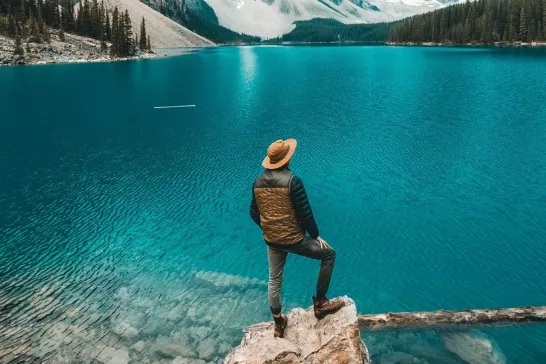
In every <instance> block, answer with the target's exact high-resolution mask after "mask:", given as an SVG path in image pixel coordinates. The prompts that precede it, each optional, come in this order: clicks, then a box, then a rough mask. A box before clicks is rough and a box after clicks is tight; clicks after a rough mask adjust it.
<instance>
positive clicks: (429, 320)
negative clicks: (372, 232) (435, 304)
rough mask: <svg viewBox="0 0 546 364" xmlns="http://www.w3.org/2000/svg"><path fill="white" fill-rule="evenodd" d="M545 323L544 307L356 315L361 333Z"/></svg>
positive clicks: (545, 307)
mask: <svg viewBox="0 0 546 364" xmlns="http://www.w3.org/2000/svg"><path fill="white" fill-rule="evenodd" d="M541 322H542V323H546V306H540V307H520V308H503V309H485V310H464V311H444V310H439V311H433V312H400V313H385V314H378V315H359V316H358V324H359V326H360V331H361V332H372V331H407V330H411V331H417V330H446V329H456V328H458V327H459V326H460V327H462V328H466V327H468V326H472V327H484V326H492V327H498V326H510V325H513V324H528V323H541Z"/></svg>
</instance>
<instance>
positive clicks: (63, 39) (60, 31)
mask: <svg viewBox="0 0 546 364" xmlns="http://www.w3.org/2000/svg"><path fill="white" fill-rule="evenodd" d="M59 40H60V41H61V42H65V41H66V38H65V36H64V24H63V19H62V18H61V24H60V25H59Z"/></svg>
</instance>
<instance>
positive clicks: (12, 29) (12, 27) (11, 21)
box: [7, 14, 17, 37]
mask: <svg viewBox="0 0 546 364" xmlns="http://www.w3.org/2000/svg"><path fill="white" fill-rule="evenodd" d="M16 34H17V25H16V24H15V17H14V16H13V14H10V15H9V17H8V30H7V35H8V36H9V37H14V36H15V35H16Z"/></svg>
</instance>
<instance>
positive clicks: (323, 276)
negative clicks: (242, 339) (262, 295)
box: [250, 139, 344, 338]
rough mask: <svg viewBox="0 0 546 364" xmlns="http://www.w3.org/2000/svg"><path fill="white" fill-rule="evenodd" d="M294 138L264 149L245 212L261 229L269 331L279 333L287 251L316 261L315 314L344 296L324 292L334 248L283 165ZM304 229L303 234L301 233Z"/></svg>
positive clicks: (332, 306)
mask: <svg viewBox="0 0 546 364" xmlns="http://www.w3.org/2000/svg"><path fill="white" fill-rule="evenodd" d="M296 144H297V143H296V140H294V139H288V140H277V141H276V142H274V143H273V144H271V145H270V146H269V148H268V149H267V156H266V157H265V159H264V161H263V162H262V165H263V166H264V168H265V169H266V170H265V171H264V172H263V174H262V175H261V176H260V177H258V179H257V180H256V182H254V185H253V188H252V203H251V205H250V216H251V217H252V220H254V222H255V223H256V224H258V226H260V228H261V229H262V232H263V236H264V240H265V243H266V244H267V254H268V260H269V285H268V296H269V307H270V309H271V312H272V313H273V320H274V321H275V334H274V336H275V337H280V338H282V337H284V330H285V328H286V325H287V319H286V316H283V315H281V288H282V281H283V272H284V264H285V262H286V256H287V255H288V253H293V254H298V255H302V256H304V257H308V258H311V259H317V260H320V261H322V263H321V266H320V272H319V277H318V281H317V294H316V296H313V306H314V311H315V317H316V318H317V319H319V320H320V319H322V318H324V317H325V316H326V315H329V314H332V313H335V312H337V311H339V310H340V309H341V308H342V307H343V306H344V302H343V301H340V300H336V301H330V300H328V299H327V298H326V292H327V291H328V286H329V285H330V278H331V277H332V271H333V269H334V262H335V259H336V252H335V250H334V249H332V248H331V247H330V246H329V245H328V244H327V243H326V241H324V240H323V239H322V238H320V236H319V230H318V228H317V224H316V222H315V218H314V217H313V212H312V210H311V206H310V205H309V200H308V199H307V193H306V192H305V188H304V186H303V183H302V181H301V179H300V178H298V177H297V176H295V175H294V174H293V173H292V172H291V171H290V169H289V168H288V167H289V164H290V160H291V158H292V156H293V155H294V152H295V151H296ZM306 233H308V234H309V236H306Z"/></svg>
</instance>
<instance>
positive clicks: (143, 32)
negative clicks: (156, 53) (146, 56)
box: [139, 17, 147, 51]
mask: <svg viewBox="0 0 546 364" xmlns="http://www.w3.org/2000/svg"><path fill="white" fill-rule="evenodd" d="M146 39H147V36H146V21H145V20H144V17H143V18H142V23H141V24H140V44H139V48H140V50H141V51H144V50H146V48H147V44H146Z"/></svg>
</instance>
